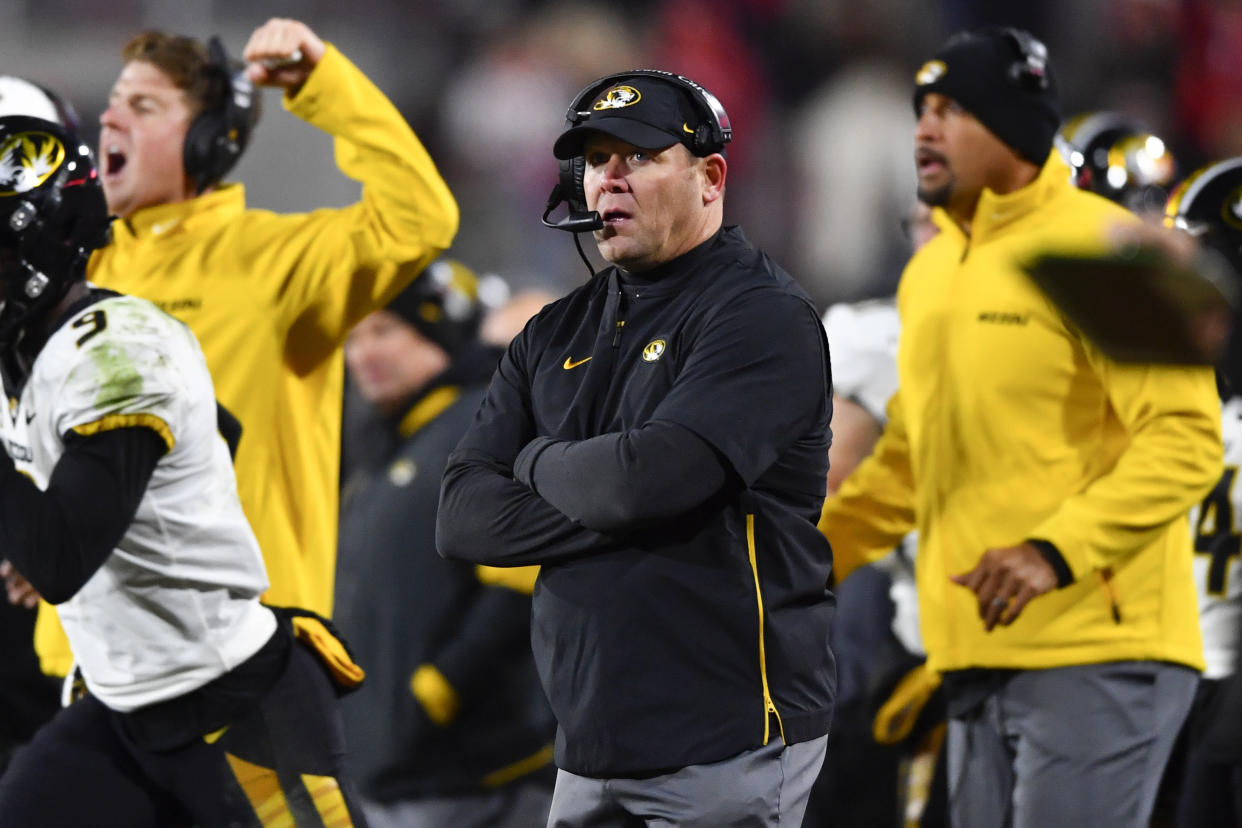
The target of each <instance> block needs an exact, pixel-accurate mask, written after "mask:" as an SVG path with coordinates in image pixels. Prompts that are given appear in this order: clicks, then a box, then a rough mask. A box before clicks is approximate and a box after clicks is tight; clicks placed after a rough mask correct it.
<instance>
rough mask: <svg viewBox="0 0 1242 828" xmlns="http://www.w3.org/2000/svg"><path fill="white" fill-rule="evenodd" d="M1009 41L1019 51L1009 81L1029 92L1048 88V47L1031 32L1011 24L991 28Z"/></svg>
mask: <svg viewBox="0 0 1242 828" xmlns="http://www.w3.org/2000/svg"><path fill="white" fill-rule="evenodd" d="M990 31H991V32H992V33H993V34H995V35H997V36H998V37H1001V38H1003V39H1005V40H1006V41H1008V43H1009V44H1010V45H1011V46H1012V47H1013V48H1014V50H1015V51H1016V52H1017V53H1018V57H1019V60H1016V61H1014V62H1013V63H1011V64H1010V65H1009V72H1008V77H1009V81H1010V82H1011V83H1013V84H1014V85H1015V86H1018V87H1019V88H1021V89H1025V90H1027V91H1028V92H1042V91H1043V90H1045V89H1047V88H1048V47H1047V46H1045V45H1044V43H1043V41H1042V40H1039V39H1038V38H1036V37H1035V36H1034V35H1032V34H1031V33H1030V32H1027V31H1024V30H1022V29H1015V28H1012V27H1010V26H1000V27H996V28H994V29H991V30H990Z"/></svg>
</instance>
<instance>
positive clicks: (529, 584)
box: [474, 564, 539, 595]
mask: <svg viewBox="0 0 1242 828" xmlns="http://www.w3.org/2000/svg"><path fill="white" fill-rule="evenodd" d="M474 574H475V577H476V578H478V579H479V583H481V584H483V586H494V587H504V588H505V589H511V590H513V591H514V592H520V593H522V594H523V595H530V594H531V593H532V592H534V591H535V579H536V578H538V577H539V567H537V566H484V565H483V564H476V565H475V567H474Z"/></svg>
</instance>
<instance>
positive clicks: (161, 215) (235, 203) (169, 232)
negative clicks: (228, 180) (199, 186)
mask: <svg viewBox="0 0 1242 828" xmlns="http://www.w3.org/2000/svg"><path fill="white" fill-rule="evenodd" d="M245 209H246V189H245V187H244V186H243V185H241V184H224V185H221V186H220V187H217V188H216V189H214V190H212V191H211V192H209V193H204V194H203V195H201V196H197V197H195V198H191V199H187V200H186V201H177V202H174V203H172V204H156V205H154V206H151V207H143V208H142V209H141V210H138V211H137V212H135V213H134V214H133V215H131V216H129V217H127V218H124V219H121V220H119V221H116V222H114V223H113V229H112V232H113V235H114V237H115V239H116V241H118V242H120V243H124V242H126V241H142V240H147V239H153V238H165V237H169V236H173V235H179V234H181V233H185V232H190V231H193V230H196V229H198V228H200V227H205V226H211V225H215V224H219V223H221V222H224V221H227V220H229V219H232V218H233V217H235V216H237V215H240V214H241V213H242V212H243V211H244V210H245Z"/></svg>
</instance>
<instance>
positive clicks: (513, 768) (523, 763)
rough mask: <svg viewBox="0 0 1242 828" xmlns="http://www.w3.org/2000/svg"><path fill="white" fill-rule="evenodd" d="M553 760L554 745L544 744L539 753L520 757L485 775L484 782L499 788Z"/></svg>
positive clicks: (491, 786)
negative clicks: (523, 757)
mask: <svg viewBox="0 0 1242 828" xmlns="http://www.w3.org/2000/svg"><path fill="white" fill-rule="evenodd" d="M551 761H552V745H544V746H543V747H542V748H540V749H539V752H538V753H535V754H532V755H530V756H527V757H526V758H525V759H520V760H518V761H517V762H514V763H513V764H512V765H505V766H504V767H503V768H500V769H499V770H494V771H492V772H491V773H489V774H488V775H487V776H484V777H483V780H482V784H483V787H485V788H499V787H500V786H501V785H507V784H508V783H510V782H512V781H513V780H514V779H519V778H521V777H523V776H525V775H526V774H528V773H534V772H535V771H537V770H539V769H540V768H542V767H544V766H545V765H548V764H549V763H550V762H551Z"/></svg>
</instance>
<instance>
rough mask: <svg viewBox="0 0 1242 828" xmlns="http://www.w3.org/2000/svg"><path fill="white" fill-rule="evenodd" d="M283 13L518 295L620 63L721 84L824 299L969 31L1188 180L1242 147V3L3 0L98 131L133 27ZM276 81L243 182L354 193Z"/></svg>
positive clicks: (2, 43)
mask: <svg viewBox="0 0 1242 828" xmlns="http://www.w3.org/2000/svg"><path fill="white" fill-rule="evenodd" d="M270 16H292V17H297V18H299V19H302V20H305V21H306V22H307V23H309V24H310V25H311V26H312V27H313V28H314V29H315V30H316V31H318V32H320V33H321V34H322V35H323V36H324V37H325V38H326V39H328V40H331V41H333V42H334V43H336V44H337V46H338V47H340V48H341V50H342V51H343V52H344V53H345V54H346V55H348V56H349V57H350V58H351V59H352V60H353V61H354V62H355V63H357V64H358V66H359V67H360V68H361V69H362V70H363V71H364V72H365V73H366V74H367V75H368V76H370V77H371V78H372V79H374V80H375V82H376V83H377V84H378V85H379V86H380V88H381V89H383V90H384V91H385V92H386V93H387V94H388V95H389V96H390V97H391V98H392V99H393V101H394V102H396V104H397V105H398V107H399V108H400V109H401V110H402V112H403V113H404V114H405V115H406V117H407V119H408V120H409V122H410V123H411V125H412V126H413V127H414V129H415V130H416V132H417V133H418V134H419V135H420V137H421V138H422V139H423V141H424V142H425V143H426V144H427V145H428V147H429V149H430V150H431V152H432V156H433V157H434V158H435V159H436V162H437V164H438V165H439V167H440V169H441V171H442V172H443V174H444V176H445V178H446V179H447V181H448V183H449V185H450V187H451V188H452V190H453V193H454V194H455V196H456V197H457V200H458V202H459V204H460V205H461V208H462V222H461V231H460V233H459V235H458V237H457V241H456V242H455V244H454V254H455V255H456V256H457V257H459V258H460V259H462V260H463V261H466V262H469V263H470V264H471V265H472V266H473V267H475V269H477V270H478V271H479V272H480V273H487V272H494V273H498V274H501V275H503V276H504V277H505V279H506V280H508V282H509V283H510V285H512V286H513V287H514V288H515V289H519V290H520V289H523V288H534V287H543V288H548V289H550V290H552V291H553V292H557V293H559V292H562V291H564V290H566V289H568V288H571V287H573V286H576V285H577V284H580V283H581V281H582V280H583V279H584V278H585V273H584V272H583V267H582V264H581V263H580V262H579V261H578V260H577V256H576V254H575V253H574V251H573V246H572V245H571V244H569V243H568V242H569V240H568V239H567V238H566V237H565V236H564V235H562V234H559V233H551V232H548V231H546V230H544V229H543V228H542V227H541V226H540V224H539V215H540V213H541V212H542V209H543V205H544V202H545V200H546V198H547V195H548V192H549V191H550V189H551V187H552V184H553V183H554V181H555V176H556V162H555V160H554V159H553V157H552V154H551V144H552V140H553V138H554V137H555V135H556V134H557V133H558V132H559V130H560V129H561V128H562V123H563V116H564V112H565V107H566V105H567V102H568V101H569V100H571V98H572V97H573V95H574V94H575V93H576V92H577V91H578V90H579V89H580V88H581V87H582V86H584V85H585V84H586V83H588V82H589V81H590V80H592V79H594V78H596V77H598V76H601V75H604V74H607V73H609V72H613V71H618V70H621V69H627V68H633V67H638V66H657V67H660V68H664V69H668V70H672V71H675V72H678V73H681V74H685V75H688V76H690V77H692V78H695V79H697V80H699V81H701V82H702V83H703V84H704V85H705V86H707V87H708V88H709V89H711V90H712V91H713V92H715V94H716V95H717V97H719V98H720V99H721V101H722V102H723V103H724V104H725V106H726V107H727V109H728V111H729V114H730V116H731V117H732V120H733V123H734V127H735V130H736V140H735V142H734V143H733V145H732V146H731V147H730V149H729V164H730V171H729V175H730V184H731V186H730V193H729V199H728V204H727V209H726V223H741V224H742V225H743V226H744V227H745V228H746V231H747V233H748V235H749V236H750V238H751V240H752V241H753V242H754V243H755V244H757V245H759V246H761V247H763V248H765V249H766V250H768V251H769V252H770V253H771V254H772V255H773V257H774V258H775V259H776V260H777V261H779V262H781V263H782V264H784V265H785V266H786V267H787V268H788V269H789V270H790V271H791V272H792V273H793V274H794V275H795V277H796V278H798V279H799V280H800V281H801V282H802V284H803V285H804V286H805V287H806V289H807V290H808V291H809V292H810V293H811V295H812V297H813V298H814V299H815V300H816V301H817V302H818V303H819V304H820V306H821V307H826V306H827V305H828V304H829V303H831V302H835V301H844V300H854V299H860V298H865V297H869V296H877V295H883V294H885V293H889V292H891V291H892V289H893V287H894V285H895V284H896V280H897V276H898V274H899V273H900V270H901V266H902V265H903V264H904V260H905V258H906V256H907V255H908V249H909V248H908V246H907V244H906V243H905V241H904V239H903V237H902V229H901V227H902V219H903V218H904V217H905V216H906V214H907V213H908V212H909V206H910V205H911V204H912V203H913V198H914V169H913V163H912V160H911V155H912V150H911V147H912V139H911V132H912V129H913V125H914V117H913V109H912V106H911V97H910V96H911V88H912V82H911V78H912V76H913V73H914V71H915V70H916V69H917V68H918V66H919V65H920V63H921V62H922V61H923V60H924V59H925V58H926V56H927V55H928V54H930V53H931V51H933V50H934V48H935V47H936V45H937V44H938V43H939V42H940V41H941V40H942V39H943V37H944V36H945V35H946V34H947V33H949V32H952V31H955V30H957V29H960V28H966V27H974V26H978V25H985V24H990V23H1004V24H1005V25H1015V26H1020V27H1024V28H1027V29H1028V30H1030V31H1031V32H1033V33H1034V34H1035V35H1036V36H1038V37H1041V38H1042V39H1043V40H1044V41H1045V42H1046V43H1047V45H1048V48H1049V52H1050V55H1051V57H1052V61H1053V64H1054V65H1055V66H1056V68H1057V74H1058V79H1059V82H1060V85H1061V99H1062V102H1063V108H1064V114H1065V115H1066V116H1069V115H1071V114H1074V113H1075V112H1080V111H1083V110H1088V109H1105V108H1107V109H1115V110H1120V111H1123V112H1128V113H1130V114H1133V115H1136V116H1138V117H1140V118H1142V119H1143V120H1144V121H1145V122H1146V123H1147V124H1148V126H1149V127H1150V128H1151V129H1152V131H1153V132H1155V133H1156V134H1157V135H1160V136H1162V137H1164V138H1165V139H1166V140H1167V141H1168V143H1169V144H1170V146H1171V147H1172V149H1173V152H1174V155H1175V157H1176V158H1177V159H1178V162H1179V169H1180V171H1181V172H1183V173H1185V172H1188V171H1190V170H1193V169H1195V168H1196V167H1198V166H1199V165H1200V164H1202V163H1203V162H1205V161H1208V160H1214V159H1217V158H1223V157H1226V156H1230V155H1237V154H1239V153H1242V83H1239V80H1240V79H1242V63H1239V61H1238V60H1237V59H1236V56H1237V55H1238V54H1240V53H1242V0H1090V2H1085V3H1084V2H1081V0H1043V2H1038V3H1020V4H1019V3H1011V2H993V1H992V0H868V1H867V2H865V3H863V2H858V0H631V2H627V3H596V2H588V0H420V2H417V3H410V2H400V1H399V0H353V2H350V3H340V2H328V0H299V2H292V0H263V2H258V3H256V2H252V1H250V0H171V1H170V0H110V2H108V3H106V4H105V3H98V2H91V0H37V2H36V0H7V2H5V3H4V4H3V5H0V48H2V49H3V54H4V56H5V57H4V66H3V71H5V72H8V73H12V74H19V75H22V76H25V77H28V78H31V79H33V80H36V81H38V82H40V83H43V84H45V85H47V86H49V87H52V88H55V89H57V90H60V91H62V92H64V93H65V94H66V95H68V96H69V97H70V98H71V100H72V101H73V103H74V104H75V106H76V107H77V108H78V110H79V113H80V115H81V116H82V119H83V122H84V124H85V125H86V129H85V132H86V135H87V137H88V138H89V140H91V142H92V143H94V138H95V134H96V132H97V120H98V114H99V112H100V111H101V110H102V108H103V106H104V105H105V103H106V101H107V96H108V90H109V88H110V86H111V84H112V82H113V80H114V79H115V77H116V73H117V71H118V70H119V68H120V65H121V60H120V55H119V49H120V46H121V44H122V43H124V42H125V41H126V40H127V39H128V38H129V37H130V36H131V35H132V34H133V33H134V32H136V31H138V30H140V29H144V28H162V29H165V30H169V31H174V32H182V33H186V34H191V35H194V36H198V37H206V36H208V35H210V34H212V33H218V34H220V35H221V36H222V37H223V38H224V41H225V43H226V45H227V46H228V47H229V50H230V51H231V52H232V53H234V54H237V53H239V52H240V50H241V47H242V45H243V44H244V42H245V39H246V37H247V36H248V33H249V32H250V31H251V30H252V29H253V27H254V26H256V25H258V24H259V23H261V22H262V21H263V20H265V19H266V18H267V17H270ZM264 94H265V95H267V96H268V100H267V101H266V104H267V105H266V107H265V115H264V119H263V121H262V122H261V123H260V125H259V129H258V132H257V133H256V135H255V137H254V140H253V141H252V143H251V146H250V149H249V150H248V152H247V153H246V155H245V156H244V158H243V159H242V162H241V164H240V165H239V167H238V168H237V169H236V171H235V172H234V173H233V175H232V176H230V177H231V178H234V179H237V180H241V181H244V182H245V184H246V187H247V192H248V196H249V201H250V203H251V204H252V205H253V206H258V207H268V208H272V209H275V210H305V209H307V208H308V207H310V206H312V205H325V206H327V205H344V204H347V203H350V202H352V201H353V200H355V199H356V198H357V185H356V184H354V183H353V182H350V181H348V180H347V179H345V178H344V177H343V176H341V175H340V173H339V172H338V171H337V170H336V167H335V165H334V164H333V162H332V157H331V152H332V149H331V139H330V138H329V137H328V136H327V135H325V134H323V133H320V132H318V131H317V130H313V129H306V128H305V125H303V124H301V123H300V122H299V121H298V120H297V119H296V118H294V117H292V116H290V115H288V114H286V113H284V112H282V111H281V109H280V106H279V101H278V100H277V97H276V93H275V92H272V91H270V90H269V91H266V92H265V93H264ZM590 253H591V255H594V252H593V250H592V251H590Z"/></svg>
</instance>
